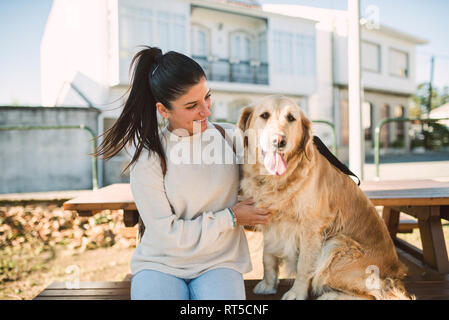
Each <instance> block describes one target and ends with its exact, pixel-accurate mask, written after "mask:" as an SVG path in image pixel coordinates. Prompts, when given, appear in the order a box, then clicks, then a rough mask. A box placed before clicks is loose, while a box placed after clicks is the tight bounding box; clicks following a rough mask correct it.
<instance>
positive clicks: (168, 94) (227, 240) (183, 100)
mask: <svg viewBox="0 0 449 320" xmlns="http://www.w3.org/2000/svg"><path fill="white" fill-rule="evenodd" d="M131 66H135V67H134V73H133V77H132V83H131V91H130V94H129V97H128V99H127V101H126V103H125V106H124V108H123V111H122V113H121V115H120V117H119V118H118V119H117V121H116V122H115V124H114V126H113V127H112V128H111V129H110V130H108V131H107V132H106V133H105V135H106V136H105V139H104V141H103V142H102V144H101V145H100V146H99V149H98V152H97V154H96V155H97V156H103V158H104V159H109V158H111V157H113V156H114V155H116V154H117V153H118V152H119V151H120V150H121V149H122V148H124V147H126V146H127V145H128V144H132V145H133V146H134V147H135V153H134V156H133V157H132V160H131V162H130V164H129V165H128V166H131V169H130V185H131V190H132V194H133V197H134V200H135V202H136V206H137V209H138V210H139V214H140V217H141V219H142V221H143V223H144V225H145V232H144V234H143V237H142V239H141V242H140V243H139V245H138V246H137V248H136V250H135V252H134V254H133V256H132V259H131V263H130V267H131V273H132V275H133V277H132V280H131V299H179V300H181V299H223V300H224V299H226V300H227V299H231V300H232V299H234V300H237V299H245V288H244V282H243V277H242V273H246V272H249V271H250V270H251V261H250V255H249V250H248V244H247V241H246V237H245V233H244V229H243V227H242V226H243V225H255V224H261V223H262V224H263V223H267V222H268V219H269V217H270V214H269V212H267V211H265V210H262V209H258V208H255V207H253V206H252V204H253V203H252V202H251V200H250V199H248V200H245V201H242V202H237V193H238V189H239V168H238V164H236V163H235V162H234V163H231V164H229V163H228V164H226V163H227V162H226V163H225V162H224V161H223V162H221V163H215V162H212V163H210V162H205V161H199V162H195V161H194V160H195V158H198V156H199V152H201V150H205V149H207V148H209V149H207V150H210V149H211V147H212V148H215V147H216V148H215V149H216V150H218V149H220V148H222V146H224V147H225V148H228V149H227V151H230V152H231V153H232V147H231V146H230V145H229V144H228V143H223V141H224V137H223V136H222V133H221V132H220V130H219V129H218V128H217V127H215V125H214V124H212V123H210V122H209V121H208V117H209V116H210V114H211V113H210V107H211V93H210V90H209V88H208V86H207V82H206V76H205V74H204V71H203V70H202V68H201V67H200V66H199V65H198V63H196V62H195V61H194V60H192V59H191V58H189V57H187V56H185V55H183V54H180V53H176V52H167V53H165V54H162V52H161V50H160V49H158V48H150V47H147V48H146V49H143V50H142V51H140V52H138V53H137V54H136V56H135V57H134V58H133V60H132V63H131ZM158 113H159V115H160V116H162V117H163V118H164V119H166V121H168V124H167V125H166V126H165V127H164V128H163V129H159V127H158V118H157V114H158ZM220 126H222V127H224V129H231V128H233V126H232V125H229V124H227V125H224V124H220ZM206 134H207V135H208V136H209V138H208V139H203V138H204V136H206ZM210 137H212V138H213V139H211V138H210ZM215 144H217V145H215ZM195 145H196V146H200V149H199V150H200V151H198V148H196V149H195ZM180 150H181V151H184V153H185V154H184V155H183V156H186V157H184V160H185V159H187V160H189V161H178V160H179V159H178V158H179V151H180ZM195 150H196V151H195ZM220 150H221V149H220ZM189 151H191V152H189ZM175 158H176V159H175ZM200 158H201V157H200ZM127 168H128V167H127ZM127 168H125V170H126V169H127Z"/></svg>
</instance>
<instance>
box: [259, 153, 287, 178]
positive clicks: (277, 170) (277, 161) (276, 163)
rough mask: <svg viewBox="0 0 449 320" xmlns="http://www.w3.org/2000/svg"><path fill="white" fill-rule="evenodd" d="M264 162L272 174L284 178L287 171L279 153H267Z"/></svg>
mask: <svg viewBox="0 0 449 320" xmlns="http://www.w3.org/2000/svg"><path fill="white" fill-rule="evenodd" d="M263 162H264V165H265V168H266V169H267V170H268V172H269V173H270V174H275V175H278V176H282V175H283V174H284V173H285V171H287V164H286V163H285V160H284V158H283V157H282V155H280V154H279V153H277V152H267V154H266V155H265V159H264V161H263Z"/></svg>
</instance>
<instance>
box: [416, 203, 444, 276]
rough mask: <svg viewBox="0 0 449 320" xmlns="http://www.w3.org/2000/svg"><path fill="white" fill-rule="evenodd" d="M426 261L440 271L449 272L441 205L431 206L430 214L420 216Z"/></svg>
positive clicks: (420, 229)
mask: <svg viewBox="0 0 449 320" xmlns="http://www.w3.org/2000/svg"><path fill="white" fill-rule="evenodd" d="M418 224H419V232H420V235H421V242H422V247H423V255H424V262H425V263H427V264H428V265H430V266H432V267H434V268H435V269H437V270H438V272H440V273H449V261H448V256H447V250H446V244H445V242H444V234H443V226H442V225H441V216H440V207H439V206H432V207H430V215H429V216H428V217H426V218H421V219H420V218H418Z"/></svg>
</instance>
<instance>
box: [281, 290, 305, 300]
mask: <svg viewBox="0 0 449 320" xmlns="http://www.w3.org/2000/svg"><path fill="white" fill-rule="evenodd" d="M306 298H307V293H306V294H304V293H300V292H298V291H297V290H295V289H293V288H292V289H290V290H288V291H287V292H286V293H284V295H283V296H282V300H306Z"/></svg>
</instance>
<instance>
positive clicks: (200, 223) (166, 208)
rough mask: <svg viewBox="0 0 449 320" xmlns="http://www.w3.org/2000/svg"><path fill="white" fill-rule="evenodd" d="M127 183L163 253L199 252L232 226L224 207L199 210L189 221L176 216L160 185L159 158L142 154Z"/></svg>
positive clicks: (146, 225)
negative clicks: (216, 209) (200, 212)
mask: <svg viewBox="0 0 449 320" xmlns="http://www.w3.org/2000/svg"><path fill="white" fill-rule="evenodd" d="M130 186H131V192H132V195H133V197H134V201H135V203H136V206H137V210H138V211H139V214H140V217H141V219H142V220H143V223H144V224H145V230H146V232H151V233H152V238H153V239H155V238H156V239H157V241H158V242H157V245H158V246H160V249H161V250H164V252H165V253H172V254H173V253H177V252H180V251H185V250H188V251H191V252H192V251H202V250H203V249H205V248H206V247H211V246H213V245H214V242H215V241H216V240H217V239H218V238H219V236H220V233H222V232H224V231H227V230H230V229H233V228H234V223H233V220H232V216H231V213H230V212H229V210H228V209H227V208H225V209H223V210H221V211H217V212H212V211H210V212H203V213H202V214H201V215H199V216H198V217H196V218H195V219H193V220H183V219H179V218H178V217H177V216H176V215H175V214H174V213H173V212H172V210H171V206H170V203H169V201H168V199H167V196H166V193H165V187H164V179H163V175H162V168H161V164H160V160H159V157H158V156H157V155H154V154H153V153H152V154H151V156H150V157H149V158H148V152H145V153H142V155H141V156H140V158H139V159H138V160H137V161H136V163H135V164H134V166H133V167H132V168H131V172H130Z"/></svg>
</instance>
